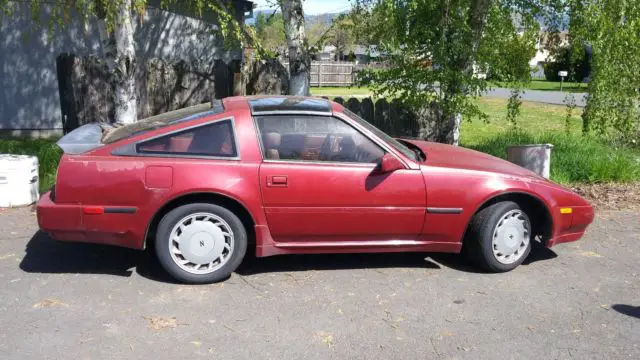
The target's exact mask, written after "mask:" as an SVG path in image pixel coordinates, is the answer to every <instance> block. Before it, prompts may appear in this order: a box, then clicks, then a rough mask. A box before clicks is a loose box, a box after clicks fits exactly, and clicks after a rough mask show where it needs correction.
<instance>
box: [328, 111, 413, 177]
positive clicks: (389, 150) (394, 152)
mask: <svg viewBox="0 0 640 360" xmlns="http://www.w3.org/2000/svg"><path fill="white" fill-rule="evenodd" d="M333 116H334V117H337V118H338V119H340V120H342V121H344V122H346V123H349V122H351V123H353V125H351V124H350V125H351V126H352V127H354V128H355V129H357V130H358V131H360V132H361V133H362V134H364V135H365V136H366V137H368V138H369V139H371V141H373V142H375V143H376V144H378V146H380V147H382V148H383V149H384V150H385V151H386V152H387V153H389V154H391V155H393V156H395V157H396V159H398V160H400V162H401V163H402V165H404V167H405V169H412V167H411V165H410V163H409V162H408V161H407V160H410V161H412V160H411V159H406V158H405V157H404V155H403V154H402V153H400V152H399V151H397V150H396V149H394V148H393V146H390V145H389V144H387V142H386V141H383V140H382V139H380V138H379V137H378V136H376V134H374V133H373V132H371V131H369V130H368V129H367V128H365V127H363V126H361V125H360V124H358V123H357V122H356V121H355V120H353V119H351V118H350V117H349V116H347V114H345V113H341V112H338V113H334V114H333Z"/></svg>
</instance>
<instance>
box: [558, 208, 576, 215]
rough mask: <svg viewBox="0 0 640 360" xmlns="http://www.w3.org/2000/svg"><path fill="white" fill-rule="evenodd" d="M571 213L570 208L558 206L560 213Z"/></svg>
mask: <svg viewBox="0 0 640 360" xmlns="http://www.w3.org/2000/svg"><path fill="white" fill-rule="evenodd" d="M571 213H573V209H572V208H560V214H571Z"/></svg>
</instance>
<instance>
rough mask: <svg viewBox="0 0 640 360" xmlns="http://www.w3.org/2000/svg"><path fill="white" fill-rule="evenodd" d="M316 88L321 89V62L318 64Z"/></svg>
mask: <svg viewBox="0 0 640 360" xmlns="http://www.w3.org/2000/svg"><path fill="white" fill-rule="evenodd" d="M318 87H322V61H321V62H320V63H318Z"/></svg>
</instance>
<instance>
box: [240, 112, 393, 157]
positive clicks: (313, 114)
mask: <svg viewBox="0 0 640 360" xmlns="http://www.w3.org/2000/svg"><path fill="white" fill-rule="evenodd" d="M278 115H283V116H292V115H302V116H317V117H328V118H334V119H336V120H338V121H341V122H343V123H345V124H346V125H347V126H349V127H351V128H352V129H353V130H354V131H356V132H357V133H359V134H360V135H362V136H364V138H366V139H368V140H369V141H371V142H373V143H374V144H375V145H376V146H378V147H379V148H380V150H382V152H383V154H392V155H393V156H395V157H397V156H396V155H395V154H394V153H392V152H390V151H388V149H387V147H386V146H381V145H380V143H379V142H378V141H376V140H375V139H372V138H371V137H370V136H367V134H365V133H363V132H362V131H361V129H359V128H358V127H355V126H353V125H352V124H351V123H350V122H349V121H348V120H345V119H342V118H340V117H338V116H335V114H334V113H331V114H327V113H320V114H317V113H309V112H300V111H297V112H295V113H289V112H287V113H284V112H274V113H270V114H264V115H256V116H252V118H253V126H254V127H255V128H256V136H257V137H258V144H259V145H260V156H262V161H263V162H267V163H279V164H297V165H348V166H358V167H367V168H368V167H372V166H371V165H374V166H373V167H374V168H375V166H378V163H376V162H368V163H362V162H349V161H317V160H295V159H280V160H274V159H266V158H265V151H264V144H263V143H262V131H260V127H259V126H258V116H267V117H268V116H278ZM383 156H384V155H383ZM400 161H401V162H402V163H403V165H405V168H406V164H404V161H402V160H400Z"/></svg>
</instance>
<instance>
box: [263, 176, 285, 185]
mask: <svg viewBox="0 0 640 360" xmlns="http://www.w3.org/2000/svg"><path fill="white" fill-rule="evenodd" d="M288 183H289V180H288V179H287V176H286V175H269V176H267V186H269V187H287V185H288Z"/></svg>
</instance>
